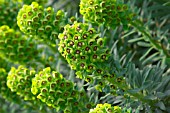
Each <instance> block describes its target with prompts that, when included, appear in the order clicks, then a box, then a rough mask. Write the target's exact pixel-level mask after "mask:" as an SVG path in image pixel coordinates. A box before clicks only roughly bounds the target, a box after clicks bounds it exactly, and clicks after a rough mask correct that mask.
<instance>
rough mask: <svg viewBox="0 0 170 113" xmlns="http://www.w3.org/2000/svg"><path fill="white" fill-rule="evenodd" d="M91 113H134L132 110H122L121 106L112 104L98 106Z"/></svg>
mask: <svg viewBox="0 0 170 113" xmlns="http://www.w3.org/2000/svg"><path fill="white" fill-rule="evenodd" d="M89 113H132V111H131V110H130V109H128V110H127V109H126V108H124V109H122V108H121V107H119V106H111V104H108V103H104V104H97V106H96V108H94V109H90V112H89Z"/></svg>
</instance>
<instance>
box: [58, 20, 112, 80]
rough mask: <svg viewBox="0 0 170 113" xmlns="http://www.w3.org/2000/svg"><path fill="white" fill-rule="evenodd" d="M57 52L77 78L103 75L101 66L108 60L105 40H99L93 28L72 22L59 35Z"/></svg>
mask: <svg viewBox="0 0 170 113" xmlns="http://www.w3.org/2000/svg"><path fill="white" fill-rule="evenodd" d="M59 39H60V43H59V48H58V49H59V52H60V53H61V54H62V56H63V57H64V58H65V59H66V60H67V62H68V63H69V65H70V66H71V68H72V69H74V70H76V71H77V73H76V74H77V75H78V77H79V78H83V79H87V81H88V82H90V81H89V80H90V77H89V76H88V75H90V74H94V75H95V76H96V77H97V76H98V77H100V76H101V75H103V74H104V73H105V70H104V68H102V67H101V66H102V64H104V62H105V61H107V60H108V57H109V56H110V52H109V50H108V48H106V47H105V38H101V37H100V35H99V34H98V33H97V31H96V30H95V29H94V28H89V26H88V24H85V23H77V22H74V24H73V25H66V26H65V27H64V32H63V33H61V34H59Z"/></svg>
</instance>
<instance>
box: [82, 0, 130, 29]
mask: <svg viewBox="0 0 170 113" xmlns="http://www.w3.org/2000/svg"><path fill="white" fill-rule="evenodd" d="M80 13H81V14H82V15H83V17H84V18H85V20H86V21H88V22H92V23H96V24H102V23H104V24H105V25H106V26H108V27H111V28H115V27H116V26H119V25H121V24H122V25H123V26H124V27H127V25H128V23H130V22H131V21H132V18H133V14H132V13H131V12H130V11H129V8H128V6H127V5H126V4H121V3H118V2H116V0H81V2H80Z"/></svg>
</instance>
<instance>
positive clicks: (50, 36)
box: [17, 2, 64, 46]
mask: <svg viewBox="0 0 170 113" xmlns="http://www.w3.org/2000/svg"><path fill="white" fill-rule="evenodd" d="M63 23H64V12H63V11H61V10H59V11H58V12H57V13H55V12H54V9H53V8H52V7H48V8H45V9H44V8H43V7H42V6H40V5H39V4H38V3H36V2H32V4H31V5H24V6H23V7H22V8H21V9H20V11H19V13H18V16H17V24H18V26H19V28H20V30H21V31H22V32H24V33H25V34H28V35H36V36H38V37H39V39H41V40H42V39H43V41H50V42H51V43H52V44H54V46H55V44H56V39H57V37H58V33H59V32H60V31H61V30H62V26H63Z"/></svg>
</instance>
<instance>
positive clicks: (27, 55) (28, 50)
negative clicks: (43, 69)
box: [0, 25, 38, 63]
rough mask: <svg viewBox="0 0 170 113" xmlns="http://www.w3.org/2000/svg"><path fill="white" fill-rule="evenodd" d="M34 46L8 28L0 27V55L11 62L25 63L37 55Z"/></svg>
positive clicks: (30, 41)
mask: <svg viewBox="0 0 170 113" xmlns="http://www.w3.org/2000/svg"><path fill="white" fill-rule="evenodd" d="M37 53H38V51H37V46H36V44H35V43H34V42H33V41H32V40H30V39H28V38H26V37H25V36H22V34H21V33H20V32H18V31H15V30H14V29H10V28H9V27H8V26H6V25H3V26H1V27H0V54H1V55H2V57H4V58H7V59H9V60H11V61H13V62H20V63H23V62H26V61H29V60H31V59H33V58H35V56H36V55H37Z"/></svg>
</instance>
